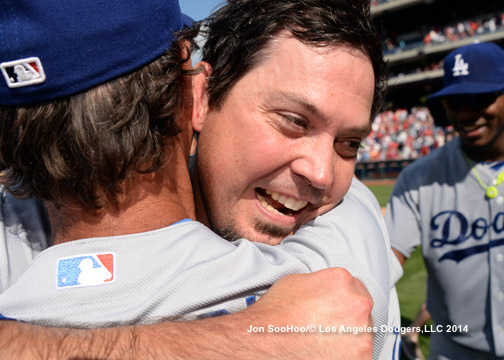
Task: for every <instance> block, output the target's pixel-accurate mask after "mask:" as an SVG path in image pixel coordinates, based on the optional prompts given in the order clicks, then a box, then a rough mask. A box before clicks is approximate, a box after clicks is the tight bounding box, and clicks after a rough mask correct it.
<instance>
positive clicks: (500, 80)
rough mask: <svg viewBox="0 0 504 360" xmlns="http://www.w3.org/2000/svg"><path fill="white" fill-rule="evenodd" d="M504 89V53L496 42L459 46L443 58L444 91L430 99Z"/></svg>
mask: <svg viewBox="0 0 504 360" xmlns="http://www.w3.org/2000/svg"><path fill="white" fill-rule="evenodd" d="M502 90H504V50H502V48H501V47H500V46H498V45H497V44H494V43H478V44H471V45H467V46H463V47H460V48H458V49H456V50H454V51H452V52H450V53H449V54H448V55H447V56H446V57H445V59H444V78H443V89H441V90H440V91H438V92H436V93H434V94H433V95H431V96H430V97H429V98H430V99H432V98H439V97H442V96H449V95H468V94H483V93H490V92H496V91H502Z"/></svg>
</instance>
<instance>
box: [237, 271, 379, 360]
mask: <svg viewBox="0 0 504 360" xmlns="http://www.w3.org/2000/svg"><path fill="white" fill-rule="evenodd" d="M372 308H373V300H372V298H371V296H370V295H369V293H368V291H367V290H366V288H365V287H364V285H363V284H362V283H361V282H360V281H359V280H357V279H355V278H353V277H352V276H351V275H350V273H348V271H346V270H345V269H341V268H333V269H326V270H321V271H318V272H315V273H313V274H296V275H289V276H286V277H284V278H283V279H281V280H280V281H278V282H277V283H276V284H275V285H273V286H272V287H271V288H270V290H269V291H268V292H267V293H266V294H265V295H264V296H263V297H262V298H261V299H260V300H259V301H258V302H257V304H255V305H253V306H251V307H250V308H249V309H247V310H246V311H244V312H243V313H246V312H247V311H250V312H251V313H255V316H254V315H253V318H254V320H253V321H254V322H253V325H254V326H265V329H267V326H268V325H274V326H277V327H282V326H284V327H285V326H287V325H293V326H297V327H303V328H308V327H309V326H315V329H316V331H315V332H313V333H311V332H305V333H302V332H299V333H292V332H291V333H276V332H275V333H271V332H270V333H268V332H266V333H264V334H261V335H259V334H257V335H256V334H250V337H252V338H253V337H256V338H257V341H258V342H261V343H262V344H265V345H273V346H276V348H275V349H271V355H273V356H275V357H276V356H278V357H282V355H283V356H285V357H286V358H290V359H298V358H299V359H371V358H372V354H373V334H374V333H373V332H363V331H359V332H358V334H354V333H352V332H346V333H342V332H339V330H340V328H341V326H342V325H343V326H345V328H346V327H350V328H352V329H358V328H361V329H362V328H366V329H368V328H372V326H373V323H372V318H371V310H372ZM264 320H266V321H264ZM334 329H335V330H337V332H334V331H333V330H334ZM265 339H266V340H272V341H273V343H270V342H269V341H264V340H265ZM275 351H277V352H278V353H275ZM266 353H268V354H269V352H266Z"/></svg>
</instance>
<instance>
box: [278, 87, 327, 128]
mask: <svg viewBox="0 0 504 360" xmlns="http://www.w3.org/2000/svg"><path fill="white" fill-rule="evenodd" d="M268 98H269V99H270V100H273V101H288V102H289V103H295V104H297V105H299V106H301V107H302V108H303V109H304V110H305V111H307V112H309V113H310V115H313V116H316V117H318V118H322V119H323V120H325V121H327V120H328V119H327V118H326V117H325V116H324V114H322V112H321V111H320V110H319V109H318V108H317V107H316V106H315V105H313V104H312V103H311V102H310V101H308V100H307V99H306V98H304V97H303V96H301V95H298V94H294V93H291V92H285V91H275V92H274V93H271V94H269V96H268Z"/></svg>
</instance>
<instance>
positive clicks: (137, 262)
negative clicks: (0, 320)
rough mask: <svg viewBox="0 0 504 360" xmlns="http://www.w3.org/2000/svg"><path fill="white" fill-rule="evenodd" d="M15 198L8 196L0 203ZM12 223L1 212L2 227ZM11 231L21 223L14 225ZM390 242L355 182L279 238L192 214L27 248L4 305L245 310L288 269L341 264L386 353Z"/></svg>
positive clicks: (178, 315)
mask: <svg viewBox="0 0 504 360" xmlns="http://www.w3.org/2000/svg"><path fill="white" fill-rule="evenodd" d="M11 199H12V198H11V197H9V196H7V197H4V204H3V207H2V208H5V207H6V206H9V205H8V203H9V202H10V201H11ZM336 219H337V220H338V221H336ZM8 222H9V216H8V214H4V226H6V224H7V223H8ZM18 227H19V228H21V227H22V226H18ZM5 231H6V233H9V231H10V229H9V228H8V227H7V226H6V229H5ZM16 236H19V232H17V233H16V234H11V237H12V238H15V237H16ZM25 237H29V234H27V235H26V234H25ZM7 238H9V237H7ZM6 242H9V241H8V240H7V241H6ZM22 244H23V246H24V250H17V248H12V249H16V250H14V252H23V251H26V249H27V248H29V247H30V246H31V245H30V244H31V243H30V242H26V241H25V242H22ZM23 246H21V247H20V248H22V247H23ZM10 249H11V248H9V250H8V257H9V258H11V257H12V256H13V254H11V250H10ZM138 249H142V251H138ZM389 249H390V244H389V243H388V237H387V234H386V229H385V224H384V221H383V219H382V218H381V214H380V209H379V207H378V205H377V203H376V199H374V197H373V196H372V194H370V192H369V190H368V189H367V188H365V187H364V185H362V184H361V183H360V182H358V181H355V182H354V184H353V185H352V188H351V190H350V192H349V193H348V195H347V196H346V197H345V200H344V202H343V204H342V206H338V207H336V208H335V209H333V210H332V211H330V212H329V213H327V214H325V215H322V216H319V217H318V218H317V219H315V220H314V221H312V222H310V223H308V224H307V225H306V226H303V227H302V228H301V229H300V230H299V231H298V232H297V233H296V234H295V235H293V236H290V237H288V238H286V239H285V240H284V241H283V242H282V244H280V245H278V246H275V247H272V246H268V245H264V244H257V243H251V242H249V241H247V240H239V241H237V242H234V243H229V242H226V241H223V240H222V239H221V238H220V237H218V236H217V235H215V234H214V233H213V232H211V231H210V230H209V229H207V228H206V227H204V226H203V225H201V224H200V223H197V222H194V221H186V222H181V223H177V224H174V225H172V226H169V227H167V228H164V229H159V230H156V231H150V232H146V233H141V234H133V235H126V236H118V237H106V238H93V239H82V240H78V241H73V242H69V243H64V244H60V245H56V246H52V247H50V248H48V249H47V250H45V251H43V252H42V253H40V254H38V255H37V256H36V258H35V260H34V261H33V262H31V258H30V257H29V256H28V257H26V259H25V261H24V262H23V261H21V262H18V263H17V267H18V268H20V269H21V270H20V271H18V273H22V275H21V276H18V278H10V279H9V280H8V281H7V283H5V284H3V285H2V289H3V290H4V292H3V293H2V294H1V295H0V313H1V314H3V315H4V316H7V317H9V318H14V319H17V320H24V321H29V322H33V323H38V324H45V325H56V326H63V325H66V326H76V327H96V326H113V325H120V324H131V323H148V322H155V321H160V320H164V319H181V320H191V319H197V318H201V317H207V316H215V315H221V314H227V313H232V312H236V311H239V310H242V309H244V308H245V307H246V306H249V305H250V304H252V303H254V302H255V301H256V300H257V299H258V298H259V297H260V296H261V295H262V294H263V293H264V292H265V291H266V290H267V288H268V287H269V286H270V285H271V284H273V283H274V282H276V281H277V280H278V279H280V278H281V277H282V276H285V275H287V274H292V273H306V272H313V271H317V270H320V269H324V268H327V267H331V266H339V267H344V268H346V269H347V270H349V271H350V272H351V273H352V275H354V276H356V277H357V278H359V279H360V280H362V281H363V283H364V284H365V285H366V287H367V289H368V290H369V292H370V293H371V295H372V297H373V300H374V303H375V306H374V308H373V320H374V326H375V327H376V328H377V329H378V331H377V333H376V334H375V339H374V341H375V349H374V351H375V354H374V355H375V358H378V354H379V353H380V349H381V348H383V351H382V352H381V353H380V358H384V359H390V358H391V357H392V355H391V354H392V351H393V349H394V345H397V344H396V342H397V338H398V336H397V334H394V333H393V332H388V331H382V330H383V326H385V327H391V326H397V325H399V321H400V315H399V308H398V304H397V296H396V293H395V288H394V284H395V282H396V281H397V279H398V278H399V277H400V275H401V269H400V266H399V265H398V263H397V261H396V259H395V258H394V257H393V255H392V254H391V252H390V251H389ZM160 254H163V256H160ZM2 266H3V263H2ZM3 271H4V269H2V272H3ZM5 289H6V290H5ZM389 302H390V303H391V304H393V306H390V314H389Z"/></svg>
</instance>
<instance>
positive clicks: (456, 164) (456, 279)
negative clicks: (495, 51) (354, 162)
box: [386, 138, 504, 358]
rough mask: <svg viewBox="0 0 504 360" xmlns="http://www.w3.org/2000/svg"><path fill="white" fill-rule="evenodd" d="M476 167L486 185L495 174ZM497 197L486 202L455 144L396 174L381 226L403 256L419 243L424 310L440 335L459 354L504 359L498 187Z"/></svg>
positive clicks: (502, 199)
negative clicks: (465, 351) (424, 279)
mask: <svg viewBox="0 0 504 360" xmlns="http://www.w3.org/2000/svg"><path fill="white" fill-rule="evenodd" d="M475 166H476V170H477V172H478V174H479V177H480V178H481V180H482V181H483V183H485V184H488V185H491V184H492V182H493V180H494V179H495V177H496V174H495V171H492V170H490V169H489V168H488V167H486V166H484V165H482V164H476V165H475ZM498 191H499V195H498V196H497V197H495V198H493V199H486V197H485V190H483V188H482V187H481V186H480V185H479V184H478V181H477V180H476V178H475V176H474V174H473V173H472V172H471V167H470V166H469V165H468V163H467V161H466V159H465V158H464V155H463V153H462V150H461V142H460V139H459V138H455V139H454V140H452V141H451V142H449V143H447V144H446V145H445V146H443V147H442V148H440V149H438V150H436V151H434V152H433V153H432V154H430V155H428V156H426V157H424V158H422V159H419V160H417V161H415V163H413V164H412V165H410V166H408V167H407V168H406V169H405V170H404V171H403V172H402V173H401V175H400V176H399V178H398V179H397V182H396V185H395V188H394V191H393V194H392V197H391V200H390V202H389V204H388V205H387V213H386V222H387V227H388V230H389V234H390V239H391V243H392V247H393V248H395V249H397V250H398V251H399V252H401V253H402V254H404V255H405V256H406V257H409V255H410V254H411V252H412V251H413V250H414V248H415V247H416V246H418V245H422V254H423V257H424V259H425V265H426V268H427V272H428V285H427V307H428V310H429V311H430V313H431V315H432V318H433V320H434V321H435V323H436V325H440V327H439V328H438V330H439V331H442V337H443V338H444V339H447V341H450V342H452V343H453V344H455V346H457V344H458V347H459V351H460V349H462V351H463V349H464V348H467V347H469V348H471V349H475V350H478V351H485V352H490V353H493V354H495V355H498V356H504V246H503V245H504V184H501V185H500V186H499V187H498ZM455 326H456V327H455ZM457 330H461V331H457ZM432 336H436V334H435V333H433V334H431V339H432ZM436 342H438V339H436ZM453 344H446V348H448V347H449V346H452V347H453ZM453 358H457V357H453Z"/></svg>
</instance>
